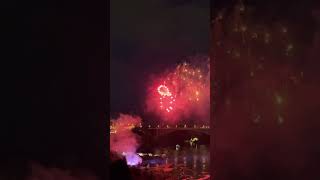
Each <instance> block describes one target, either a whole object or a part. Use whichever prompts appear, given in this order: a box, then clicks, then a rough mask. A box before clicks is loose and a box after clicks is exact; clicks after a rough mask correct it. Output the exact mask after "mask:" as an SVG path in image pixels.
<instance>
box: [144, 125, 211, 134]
mask: <svg viewBox="0 0 320 180" xmlns="http://www.w3.org/2000/svg"><path fill="white" fill-rule="evenodd" d="M140 128H141V129H143V130H144V131H149V132H150V133H151V134H152V135H154V136H156V137H158V136H163V135H166V134H170V133H172V132H176V131H191V132H197V133H203V134H206V135H210V126H204V125H203V126H193V127H187V126H183V127H179V126H173V127H170V126H165V127H160V126H157V127H151V126H148V127H146V128H143V127H140Z"/></svg>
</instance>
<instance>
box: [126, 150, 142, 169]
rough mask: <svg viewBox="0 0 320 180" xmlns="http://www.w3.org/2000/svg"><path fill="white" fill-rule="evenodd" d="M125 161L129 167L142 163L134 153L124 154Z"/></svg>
mask: <svg viewBox="0 0 320 180" xmlns="http://www.w3.org/2000/svg"><path fill="white" fill-rule="evenodd" d="M126 161H127V164H128V165H129V166H136V165H138V164H140V163H142V159H141V157H140V156H139V155H137V154H134V153H129V154H126Z"/></svg>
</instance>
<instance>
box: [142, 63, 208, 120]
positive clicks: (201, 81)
mask: <svg viewBox="0 0 320 180" xmlns="http://www.w3.org/2000/svg"><path fill="white" fill-rule="evenodd" d="M209 71H210V69H209V61H208V60H207V61H203V62H201V63H198V64H196V65H194V64H192V63H187V62H184V63H181V64H178V65H177V66H176V67H175V68H173V69H171V70H169V71H168V72H166V73H164V74H162V76H159V78H156V79H155V83H154V84H152V85H151V88H150V91H149V95H148V96H147V106H148V110H150V111H152V112H156V113H157V114H158V115H160V116H161V117H162V118H163V119H166V120H173V119H176V120H177V118H179V117H183V116H188V115H190V114H197V113H198V115H199V114H201V113H203V112H204V109H206V107H209V102H210V101H209V98H210V93H209V91H210V83H209V74H210V73H209Z"/></svg>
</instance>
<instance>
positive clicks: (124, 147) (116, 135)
mask: <svg viewBox="0 0 320 180" xmlns="http://www.w3.org/2000/svg"><path fill="white" fill-rule="evenodd" d="M140 123H141V118H140V117H139V116H132V115H127V114H120V115H119V117H118V118H117V119H111V128H112V129H111V134H110V150H111V152H114V153H116V154H117V155H119V156H124V157H125V158H126V161H127V164H128V165H136V164H139V163H141V162H142V159H141V158H140V157H139V156H138V155H137V154H136V150H137V148H138V147H139V136H138V135H136V134H135V133H133V132H132V129H133V128H134V127H135V126H138V125H139V124H140Z"/></svg>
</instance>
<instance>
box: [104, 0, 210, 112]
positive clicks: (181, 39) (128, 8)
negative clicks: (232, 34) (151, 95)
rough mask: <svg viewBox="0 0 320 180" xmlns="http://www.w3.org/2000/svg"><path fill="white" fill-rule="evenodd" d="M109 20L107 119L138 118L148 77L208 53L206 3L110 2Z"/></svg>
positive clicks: (122, 0) (201, 0) (155, 0)
mask: <svg viewBox="0 0 320 180" xmlns="http://www.w3.org/2000/svg"><path fill="white" fill-rule="evenodd" d="M110 16H111V19H110V28H111V29H110V30H111V33H110V39H111V40H110V48H111V58H110V76H111V77H110V78H111V79H110V98H111V101H110V105H111V107H110V112H111V115H116V114H117V113H120V112H122V113H134V114H138V115H142V113H143V108H144V100H145V99H144V98H145V95H146V88H147V85H148V81H149V80H150V77H151V75H152V74H157V73H161V72H163V70H164V69H166V68H167V67H172V66H175V65H176V64H177V63H178V62H181V60H182V59H183V58H184V57H188V56H193V55H197V54H202V55H208V51H209V48H208V47H209V21H210V19H209V1H208V0H200V1H191V0H188V1H186V0H184V1H183V0H182V1H181V0H176V1H161V0H152V1H149V0H142V1H138V2H137V1H125V0H112V1H111V13H110Z"/></svg>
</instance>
